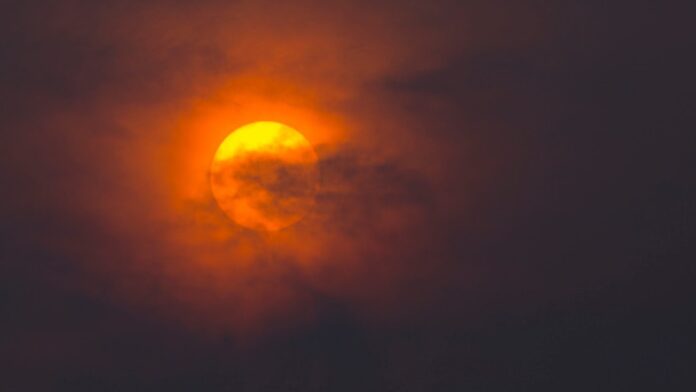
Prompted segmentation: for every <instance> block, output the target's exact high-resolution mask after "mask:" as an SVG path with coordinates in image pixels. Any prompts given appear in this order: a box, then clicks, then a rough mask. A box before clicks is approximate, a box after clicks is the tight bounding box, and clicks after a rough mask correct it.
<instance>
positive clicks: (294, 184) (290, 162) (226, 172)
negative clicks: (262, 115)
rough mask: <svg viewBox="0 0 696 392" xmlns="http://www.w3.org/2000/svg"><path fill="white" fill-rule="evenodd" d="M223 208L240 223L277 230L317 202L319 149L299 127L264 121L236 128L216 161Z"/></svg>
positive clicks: (214, 183)
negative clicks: (312, 144) (316, 149)
mask: <svg viewBox="0 0 696 392" xmlns="http://www.w3.org/2000/svg"><path fill="white" fill-rule="evenodd" d="M210 185H211V189H212V192H213V196H214V197H215V200H216V201H217V203H218V205H219V206H220V208H221V209H222V210H223V211H224V212H225V214H227V216H229V217H230V218H231V219H232V220H233V221H234V222H236V223H237V224H239V225H241V226H244V227H247V228H250V229H256V230H266V231H275V230H279V229H282V228H285V227H288V226H290V225H292V224H294V223H296V222H298V221H299V220H301V219H302V218H303V217H304V216H305V215H306V214H307V212H309V210H310V209H311V208H312V205H313V204H314V196H315V193H316V190H317V185H318V169H317V155H316V154H315V152H314V149H313V148H312V146H311V145H310V144H309V142H308V141H307V139H305V137H304V136H303V135H302V134H301V133H299V132H298V131H296V130H295V129H293V128H291V127H289V126H287V125H284V124H281V123H277V122H271V121H260V122H255V123H251V124H248V125H245V126H243V127H241V128H238V129H237V130H235V131H234V132H232V133H230V134H229V135H228V136H227V137H226V138H225V140H224V141H223V142H222V144H220V147H218V149H217V152H216V153H215V157H214V158H213V162H212V164H211V166H210Z"/></svg>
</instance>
